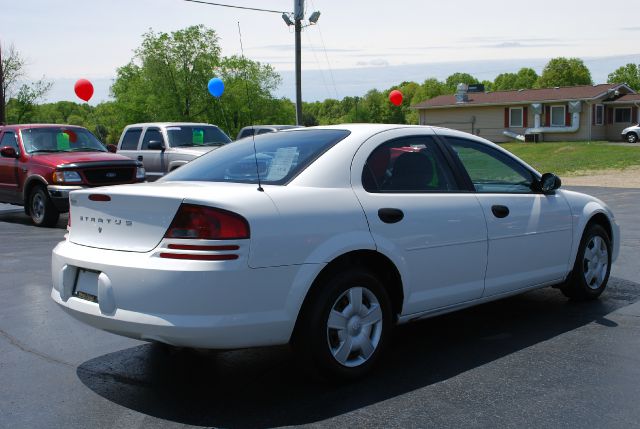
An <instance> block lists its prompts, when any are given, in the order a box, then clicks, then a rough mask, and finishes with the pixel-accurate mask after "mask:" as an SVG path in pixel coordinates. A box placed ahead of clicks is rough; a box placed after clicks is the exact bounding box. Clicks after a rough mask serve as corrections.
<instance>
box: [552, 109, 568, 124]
mask: <svg viewBox="0 0 640 429" xmlns="http://www.w3.org/2000/svg"><path fill="white" fill-rule="evenodd" d="M565 111H566V106H551V126H552V127H564V126H565Z"/></svg>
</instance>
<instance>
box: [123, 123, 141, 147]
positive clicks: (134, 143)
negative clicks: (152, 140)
mask: <svg viewBox="0 0 640 429" xmlns="http://www.w3.org/2000/svg"><path fill="white" fill-rule="evenodd" d="M140 134H142V129H141V128H130V129H128V130H127V131H126V132H125V133H124V137H123V138H122V144H121V145H120V150H136V149H138V141H139V140H140Z"/></svg>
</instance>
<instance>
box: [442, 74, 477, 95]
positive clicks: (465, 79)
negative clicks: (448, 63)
mask: <svg viewBox="0 0 640 429" xmlns="http://www.w3.org/2000/svg"><path fill="white" fill-rule="evenodd" d="M459 83H466V84H467V85H475V84H476V83H480V81H479V80H478V79H476V78H475V77H473V76H471V75H470V74H469V73H454V74H452V75H451V76H449V77H448V78H447V80H446V81H445V84H446V85H447V89H448V90H449V93H451V94H453V93H454V92H456V90H457V89H458V84H459Z"/></svg>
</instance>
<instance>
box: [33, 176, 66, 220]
mask: <svg viewBox="0 0 640 429" xmlns="http://www.w3.org/2000/svg"><path fill="white" fill-rule="evenodd" d="M29 214H30V215H31V220H33V223H34V224H36V226H46V227H50V226H54V225H55V224H56V223H58V218H59V217H60V212H59V211H58V210H57V209H56V207H55V206H54V205H53V203H52V202H51V199H50V198H49V195H48V194H47V190H46V189H45V188H44V186H40V185H38V186H36V187H34V188H33V190H32V191H31V194H30V195H29Z"/></svg>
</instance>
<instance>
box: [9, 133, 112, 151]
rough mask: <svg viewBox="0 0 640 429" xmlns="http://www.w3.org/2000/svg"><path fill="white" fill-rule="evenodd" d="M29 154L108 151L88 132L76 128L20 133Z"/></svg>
mask: <svg viewBox="0 0 640 429" xmlns="http://www.w3.org/2000/svg"><path fill="white" fill-rule="evenodd" d="M20 135H21V136H22V144H23V145H24V150H26V151H27V152H28V153H34V154H35V153H47V152H106V151H107V149H106V148H105V147H104V146H103V144H102V143H100V141H99V140H98V139H97V138H96V137H95V136H94V135H93V134H91V133H90V132H89V131H88V130H85V129H84V128H75V127H73V128H72V127H46V128H44V127H43V128H27V129H23V130H21V131H20Z"/></svg>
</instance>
